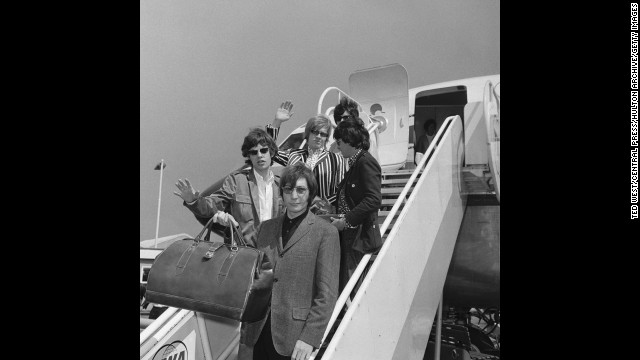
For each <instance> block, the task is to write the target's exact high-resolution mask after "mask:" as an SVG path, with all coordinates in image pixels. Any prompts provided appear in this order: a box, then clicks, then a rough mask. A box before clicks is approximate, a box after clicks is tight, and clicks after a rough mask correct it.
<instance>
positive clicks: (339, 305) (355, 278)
mask: <svg viewBox="0 0 640 360" xmlns="http://www.w3.org/2000/svg"><path fill="white" fill-rule="evenodd" d="M456 119H460V117H459V116H457V115H456V116H450V117H448V118H447V119H445V121H444V122H443V124H442V126H441V127H440V129H439V130H438V132H437V133H436V135H435V137H434V141H432V142H431V143H430V144H429V147H428V148H427V150H426V151H425V155H424V156H423V157H422V159H421V160H420V162H419V163H418V165H416V168H415V170H414V171H413V173H412V174H411V177H410V178H409V181H407V183H406V185H405V186H404V188H403V189H402V192H401V193H400V195H399V196H398V199H397V200H396V202H395V204H394V205H393V207H392V208H391V211H389V214H388V215H387V217H386V219H385V221H384V222H383V224H382V226H380V234H381V235H382V236H384V234H385V232H386V231H387V229H388V228H389V226H390V224H391V222H392V221H393V218H394V216H395V214H396V213H397V212H398V209H399V208H400V206H401V205H402V203H403V202H404V201H405V198H406V196H407V194H408V193H409V191H411V187H412V185H413V182H414V181H415V179H416V178H417V177H418V176H419V174H420V173H421V171H422V170H423V169H424V168H426V166H427V161H428V160H430V159H431V158H432V156H430V155H431V154H432V153H433V152H434V151H435V148H436V146H437V145H438V144H439V143H440V140H441V139H442V137H443V136H444V134H445V132H446V130H447V129H448V128H449V126H450V125H451V123H453V121H455V120H456ZM389 240H390V238H389V237H387V239H386V240H385V243H384V244H383V245H382V248H381V249H380V250H379V253H383V252H384V249H385V248H386V247H387V246H388V244H389V243H390V242H389ZM371 256H372V255H371V254H365V255H364V256H363V257H362V260H360V263H359V264H358V266H357V267H356V269H355V270H354V272H353V275H351V277H350V278H349V281H348V282H347V284H346V285H345V287H344V289H343V290H342V292H341V293H340V296H339V297H338V300H337V302H336V305H335V307H334V309H333V313H332V314H331V318H330V319H329V324H328V325H327V329H326V330H325V333H324V336H323V337H322V341H323V342H324V340H325V339H326V337H327V335H328V334H329V332H330V331H331V328H332V327H333V326H334V324H335V322H336V319H337V318H338V315H339V314H340V312H341V311H342V309H343V307H344V306H345V304H346V302H347V298H348V297H349V295H350V294H351V292H352V291H353V288H354V287H355V285H356V283H358V282H359V281H360V278H361V277H363V272H364V269H365V267H366V266H367V264H368V262H369V260H370V259H371ZM376 261H378V259H376ZM373 266H375V261H374V264H373V265H372V267H373ZM364 290H366V285H365V283H364V282H363V283H362V286H361V287H360V289H358V293H360V292H361V291H364ZM357 306H358V304H357V294H356V297H355V298H354V302H352V303H351V305H350V306H349V309H354V308H355V307H357ZM349 309H347V313H346V314H345V315H344V318H345V319H347V318H349V316H350V312H349ZM347 323H348V322H344V323H341V324H340V325H339V326H338V329H337V330H336V334H339V333H341V332H343V331H344V329H345V327H346V325H347ZM334 338H335V337H334ZM332 340H333V339H332ZM331 347H332V343H331V342H330V343H329V345H328V347H327V351H329V349H330V348H331ZM317 353H318V350H316V351H315V352H314V353H313V354H312V356H311V357H310V359H315V356H316V355H317Z"/></svg>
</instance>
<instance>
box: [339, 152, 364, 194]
mask: <svg viewBox="0 0 640 360" xmlns="http://www.w3.org/2000/svg"><path fill="white" fill-rule="evenodd" d="M366 152H367V151H366V150H362V151H361V152H360V154H358V156H357V157H356V160H355V161H354V162H353V165H352V166H351V167H350V168H349V171H347V175H346V176H345V180H344V184H343V185H344V186H345V189H344V194H345V195H347V193H348V192H349V187H348V186H347V181H348V180H351V176H353V174H354V173H355V168H356V165H357V164H358V160H360V158H361V157H363V156H364V153H366ZM345 160H346V161H347V163H348V161H349V160H348V159H345ZM347 197H348V196H347Z"/></svg>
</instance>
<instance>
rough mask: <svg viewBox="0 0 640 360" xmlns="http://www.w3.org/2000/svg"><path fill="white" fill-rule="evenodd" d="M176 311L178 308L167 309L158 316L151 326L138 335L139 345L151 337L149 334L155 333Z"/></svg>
mask: <svg viewBox="0 0 640 360" xmlns="http://www.w3.org/2000/svg"><path fill="white" fill-rule="evenodd" d="M178 310H179V309H178V308H174V307H169V308H168V309H167V310H165V311H164V312H163V313H162V314H160V316H158V318H157V319H155V320H154V321H153V322H152V323H151V325H149V326H147V328H146V329H144V331H143V332H141V333H140V345H142V343H144V342H145V341H147V339H148V338H149V336H151V334H153V333H155V332H156V330H158V328H159V327H160V326H162V325H163V324H164V323H165V322H166V321H167V320H168V319H169V318H170V317H171V316H172V315H173V314H174V313H175V312H176V311H178Z"/></svg>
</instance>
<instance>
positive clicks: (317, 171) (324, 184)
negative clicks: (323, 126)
mask: <svg viewBox="0 0 640 360" xmlns="http://www.w3.org/2000/svg"><path fill="white" fill-rule="evenodd" d="M278 130H279V129H278V128H274V127H273V126H271V125H267V132H268V133H269V134H270V135H271V137H273V139H274V141H275V140H276V138H277V137H278ZM308 157H309V153H308V151H307V148H306V147H305V148H303V149H287V150H280V151H278V153H277V154H276V155H275V156H274V158H273V160H274V161H275V162H277V163H278V164H280V165H282V166H287V165H292V164H295V163H297V162H298V161H302V162H303V163H306V161H307V158H308ZM346 172H347V162H346V161H345V159H344V158H343V157H342V155H340V154H336V153H333V152H329V151H326V150H324V151H323V152H322V154H320V157H319V158H318V161H317V162H316V165H315V167H314V168H313V174H314V175H315V176H316V180H317V181H318V196H319V197H321V198H323V199H327V200H329V203H331V202H333V201H334V200H335V199H336V195H337V191H336V190H337V188H338V184H339V183H340V181H342V179H343V178H344V174H345V173H346Z"/></svg>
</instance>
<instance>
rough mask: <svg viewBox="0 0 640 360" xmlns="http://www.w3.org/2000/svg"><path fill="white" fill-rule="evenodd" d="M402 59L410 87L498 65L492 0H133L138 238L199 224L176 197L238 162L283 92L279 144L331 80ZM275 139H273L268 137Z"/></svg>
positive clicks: (496, 10)
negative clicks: (185, 185)
mask: <svg viewBox="0 0 640 360" xmlns="http://www.w3.org/2000/svg"><path fill="white" fill-rule="evenodd" d="M394 63H399V64H401V65H403V66H404V67H405V68H406V69H407V73H408V76H409V88H413V87H418V86H423V85H428V84H432V83H438V82H443V81H449V80H456V79H463V78H468V77H475V76H484V75H493V74H499V73H500V1H498V0H394V1H389V0H366V1H365V0H341V1H340V0H323V1H314V0H309V1H302V0H298V1H294V0H261V1H260V0H252V1H248V0H233V1H232V0H188V1H176V0H173V1H172V0H153V1H152V0H141V1H140V241H142V240H147V239H153V238H155V234H156V219H157V213H158V198H159V190H160V171H157V170H154V167H155V165H156V164H158V163H159V162H160V160H161V159H164V161H165V162H166V164H167V166H166V168H165V169H164V171H163V174H162V189H161V195H160V200H161V204H160V205H161V206H160V222H159V231H158V236H159V237H163V236H168V235H173V234H179V233H187V234H189V235H191V236H195V235H197V233H198V232H199V231H200V230H201V229H202V226H201V225H200V223H198V222H197V221H196V220H195V218H194V217H193V215H192V214H191V212H190V211H189V210H187V209H186V208H185V207H184V206H183V205H182V200H181V199H180V198H179V197H177V196H176V195H174V194H173V191H174V190H175V189H176V187H175V183H176V181H177V180H178V179H183V178H188V179H189V181H190V182H191V183H192V185H193V186H194V187H195V188H196V189H197V190H204V189H205V188H207V187H209V186H210V185H211V184H213V183H214V182H215V181H217V180H219V179H220V178H222V177H224V176H226V175H227V174H228V173H229V172H230V171H232V170H234V169H236V168H238V167H239V166H240V165H242V164H243V162H244V158H242V155H241V152H240V146H241V145H242V140H243V138H244V136H245V135H246V134H247V133H248V132H249V130H250V129H251V128H253V127H257V126H260V127H263V126H264V125H265V124H267V123H271V121H272V120H273V116H274V114H275V111H276V109H277V108H278V106H279V105H280V104H281V103H282V101H284V100H291V101H292V102H293V104H294V107H293V112H294V115H293V118H292V119H291V120H290V121H289V122H286V123H284V124H283V125H282V127H281V135H280V136H281V137H280V140H282V139H284V138H285V137H286V136H287V135H288V134H289V133H290V132H291V131H293V129H294V128H295V127H297V126H299V125H300V124H302V123H304V122H306V120H307V119H309V118H310V117H311V116H313V115H315V112H316V110H317V103H318V100H319V98H320V95H321V94H322V92H323V91H324V90H325V89H326V88H327V87H330V86H336V87H338V88H340V89H343V90H346V91H348V88H349V86H348V78H349V75H350V74H351V73H352V72H354V71H356V70H361V69H368V68H372V67H377V66H383V65H388V64H394ZM277 143H280V141H277Z"/></svg>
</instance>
